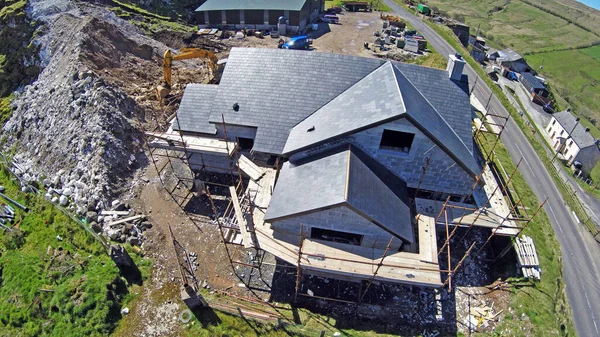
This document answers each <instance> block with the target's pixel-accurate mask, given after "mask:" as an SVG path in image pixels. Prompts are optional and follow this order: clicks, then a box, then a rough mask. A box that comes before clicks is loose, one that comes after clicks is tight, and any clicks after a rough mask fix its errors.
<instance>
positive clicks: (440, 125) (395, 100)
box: [284, 62, 479, 175]
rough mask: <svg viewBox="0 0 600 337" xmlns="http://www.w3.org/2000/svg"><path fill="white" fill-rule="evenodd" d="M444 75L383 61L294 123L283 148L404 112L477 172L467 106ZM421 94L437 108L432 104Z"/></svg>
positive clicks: (312, 142) (337, 134)
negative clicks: (300, 120)
mask: <svg viewBox="0 0 600 337" xmlns="http://www.w3.org/2000/svg"><path fill="white" fill-rule="evenodd" d="M447 76H448V75H447V74H446V72H442V71H438V70H435V69H431V68H423V67H419V68H416V67H414V66H408V67H406V64H402V63H391V62H388V63H386V64H385V65H383V66H381V67H380V68H378V69H377V70H375V71H373V72H372V73H371V74H369V75H367V76H366V77H365V78H363V79H362V80H361V81H359V82H358V83H357V84H355V85H354V86H352V87H351V88H349V89H348V90H346V91H345V92H344V93H342V94H341V95H339V96H338V97H336V98H335V99H333V100H332V101H331V102H329V103H328V104H326V105H325V106H323V107H322V108H321V109H319V110H317V111H316V112H315V113H314V114H312V115H311V116H309V117H308V118H306V119H305V120H304V121H302V122H300V123H299V124H298V125H297V126H295V127H294V128H293V129H292V131H291V132H290V136H289V138H288V141H287V143H286V145H285V148H284V153H288V154H289V153H291V152H295V151H299V150H302V149H305V148H308V147H310V146H312V145H315V144H318V143H321V142H325V141H327V140H331V139H333V138H336V137H340V136H343V135H346V134H350V133H352V132H356V131H357V130H361V129H365V128H367V127H369V126H372V125H376V124H380V123H383V122H385V121H389V120H391V119H397V118H401V117H406V118H408V119H409V120H411V121H412V122H413V123H414V124H415V125H416V126H417V127H418V128H419V129H421V131H422V132H423V133H425V134H427V135H429V136H430V137H431V138H432V140H433V141H434V142H436V144H437V145H438V146H439V147H440V148H442V149H444V150H445V151H446V152H447V153H448V155H450V156H451V157H453V158H454V159H455V160H456V161H457V162H458V163H459V164H461V166H462V167H464V168H465V169H467V171H469V172H470V173H472V174H473V175H477V174H478V172H479V166H478V164H477V162H476V161H475V159H474V157H473V154H472V151H473V143H472V136H471V128H470V125H471V123H470V111H471V106H470V103H469V101H468V97H466V94H465V93H464V92H462V91H461V90H460V88H458V87H457V86H456V85H454V84H452V83H451V82H450V81H449V80H448V79H447ZM409 78H410V79H412V81H411V80H409ZM417 85H419V86H420V90H419V89H417ZM426 94H429V95H428V97H429V98H430V99H431V100H432V101H434V102H435V103H437V106H439V107H441V108H442V109H443V110H438V109H436V108H435V107H434V106H433V102H431V101H430V100H428V99H427V98H426V97H425V96H424V95H426ZM441 111H444V114H443V116H444V117H442V113H441ZM450 122H452V123H453V124H454V128H453V127H452V126H451V125H450V124H449V123H450ZM313 127H314V128H313ZM308 130H312V131H310V132H309V131H308ZM457 132H460V134H461V136H462V137H461V136H459V134H458V133H457ZM465 142H466V143H465Z"/></svg>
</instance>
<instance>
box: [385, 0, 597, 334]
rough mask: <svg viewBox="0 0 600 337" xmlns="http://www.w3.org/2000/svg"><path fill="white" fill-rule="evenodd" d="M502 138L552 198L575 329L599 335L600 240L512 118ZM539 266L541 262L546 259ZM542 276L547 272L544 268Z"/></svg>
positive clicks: (439, 46) (430, 34)
mask: <svg viewBox="0 0 600 337" xmlns="http://www.w3.org/2000/svg"><path fill="white" fill-rule="evenodd" d="M385 2H386V3H387V5H388V6H390V8H392V10H393V11H394V12H396V14H397V15H399V16H401V17H402V18H404V19H406V20H407V21H408V22H410V24H411V25H413V26H414V27H415V28H416V29H417V30H418V31H419V32H420V33H421V34H422V35H423V36H424V37H425V38H426V39H427V41H428V43H429V44H430V45H431V46H432V47H433V48H434V49H435V50H436V51H438V52H439V53H440V54H442V55H444V56H446V57H448V55H450V54H454V53H455V52H456V51H455V50H454V49H453V48H452V46H450V44H448V43H447V42H446V41H445V40H444V39H443V38H442V37H440V36H439V35H438V34H437V33H435V31H433V30H432V29H431V28H430V27H429V26H427V25H426V24H425V23H423V22H421V20H420V19H419V18H418V17H416V16H414V15H412V13H409V12H407V11H406V10H404V8H402V7H400V6H399V5H398V4H396V3H395V2H393V1H391V0H385ZM464 73H465V74H467V75H468V76H469V82H470V86H471V88H473V86H475V88H474V90H473V91H472V92H473V94H474V95H475V97H477V99H478V100H479V101H480V102H481V103H482V104H486V103H487V102H488V100H489V99H490V96H491V100H490V101H489V105H488V112H490V113H492V114H494V115H500V116H508V111H506V109H505V108H504V106H503V105H502V104H501V103H500V101H499V100H498V98H497V97H495V96H493V95H492V94H491V90H490V88H489V87H487V85H486V84H485V82H484V81H483V80H481V79H478V80H476V79H477V77H478V75H477V74H476V73H475V71H474V70H473V69H472V68H471V67H470V66H469V65H468V64H467V65H466V66H465V71H464ZM501 138H502V142H503V143H504V145H505V146H506V148H507V150H508V153H509V154H510V155H511V157H512V159H513V160H514V161H515V162H517V161H518V160H519V159H520V158H521V157H523V162H524V164H525V165H523V164H521V166H520V167H519V171H520V172H521V174H522V175H523V177H524V179H525V181H526V182H527V183H528V184H529V186H530V187H531V189H532V190H533V192H534V193H535V195H536V196H537V198H538V200H539V201H540V202H541V201H543V200H544V199H546V197H547V198H548V202H547V203H546V205H545V206H544V209H545V211H546V213H547V214H548V217H549V218H550V221H551V223H552V227H553V228H554V231H555V232H556V237H557V239H558V241H559V243H560V246H561V251H562V257H563V267H564V270H563V273H564V279H565V282H566V290H567V297H568V299H569V303H570V304H571V308H572V310H573V320H574V323H575V329H576V330H577V334H578V335H579V336H581V337H587V336H600V284H599V282H598V278H599V277H600V268H599V266H600V262H597V261H596V260H595V258H597V257H600V245H598V243H597V242H596V241H595V240H594V238H593V237H592V236H591V235H590V234H589V233H588V232H587V230H586V229H585V228H584V227H583V226H582V225H581V224H578V223H577V222H576V220H575V218H574V217H573V214H572V212H571V211H570V209H569V208H568V207H567V206H566V205H565V203H564V202H563V200H562V198H561V196H560V193H559V191H558V189H557V188H556V186H555V185H554V181H553V180H552V178H551V176H550V174H549V173H548V171H547V170H546V168H545V167H544V165H543V164H542V162H541V160H540V159H539V157H538V155H537V153H536V152H535V150H534V149H533V148H532V147H531V145H530V144H529V142H528V141H527V139H526V138H525V136H524V135H523V133H522V132H521V130H520V129H519V127H518V126H517V125H516V124H515V122H514V121H513V120H512V119H510V120H509V122H508V124H507V125H506V128H505V130H504V131H503V132H502V137H501ZM541 267H542V268H543V265H542V266H541ZM542 277H544V273H543V269H542Z"/></svg>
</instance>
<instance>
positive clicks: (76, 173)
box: [0, 0, 204, 216]
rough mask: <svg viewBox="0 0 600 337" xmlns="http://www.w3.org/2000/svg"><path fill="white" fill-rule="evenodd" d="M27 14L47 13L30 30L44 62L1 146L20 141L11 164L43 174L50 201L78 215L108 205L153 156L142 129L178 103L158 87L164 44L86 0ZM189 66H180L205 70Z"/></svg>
mask: <svg viewBox="0 0 600 337" xmlns="http://www.w3.org/2000/svg"><path fill="white" fill-rule="evenodd" d="M27 14H28V15H30V16H31V17H32V19H34V20H37V21H39V22H42V23H43V25H42V26H43V29H41V30H40V31H39V32H38V34H36V38H35V40H34V43H35V44H37V45H39V46H40V53H39V59H40V60H41V61H40V62H41V66H42V67H43V71H42V72H41V73H40V75H39V77H38V79H37V80H36V81H35V82H33V83H32V84H31V85H28V86H26V87H24V88H23V89H22V90H20V91H19V92H17V93H16V95H15V99H14V102H13V108H14V112H13V114H12V117H11V118H10V119H9V120H8V121H7V122H6V124H5V125H4V126H3V127H2V134H3V136H4V137H3V140H2V142H1V143H0V147H1V148H2V149H3V150H5V151H6V152H13V151H15V150H16V154H15V156H14V159H15V161H16V162H17V163H19V166H20V167H19V168H17V169H16V170H15V172H16V173H17V174H18V175H19V176H20V177H21V178H22V179H23V180H24V181H25V183H27V184H31V185H33V186H35V187H40V186H39V185H38V182H43V185H44V187H46V188H47V189H48V194H47V195H46V196H47V197H48V198H49V199H50V200H53V202H55V203H57V204H60V205H62V206H63V207H67V208H69V209H70V210H71V211H72V212H75V213H77V214H78V215H80V216H83V215H85V213H86V212H88V211H94V212H98V211H99V210H102V209H107V208H108V207H109V206H110V205H109V204H108V202H109V200H111V199H113V198H115V197H119V196H120V195H122V194H123V193H124V192H127V191H129V190H130V188H129V187H130V184H131V181H132V180H133V178H134V177H135V175H136V174H137V173H138V172H139V168H141V167H145V166H146V165H147V163H148V158H147V157H146V156H145V154H144V152H143V149H142V145H143V133H142V129H144V128H146V129H148V128H153V127H154V126H156V125H157V124H162V123H161V122H160V121H162V120H164V119H166V118H167V117H168V115H169V114H170V113H172V112H173V111H174V109H176V106H177V105H176V104H172V106H170V107H165V108H163V107H160V105H159V104H157V102H156V99H155V96H154V90H153V88H154V87H155V86H156V84H158V83H160V80H161V78H162V67H161V66H160V65H161V57H162V54H163V53H164V51H165V50H166V48H167V47H166V46H165V45H163V44H162V43H160V42H157V41H155V40H153V39H151V38H149V37H147V36H144V35H143V34H142V33H141V32H140V31H139V29H138V28H136V27H135V26H133V25H131V24H129V23H128V22H126V21H124V20H122V19H120V18H118V17H117V16H116V15H115V14H114V13H112V12H110V11H109V10H108V9H107V8H104V7H102V6H96V5H93V4H90V3H85V2H80V3H74V2H71V1H67V0H50V1H39V0H32V1H30V5H29V6H28V13H27ZM188 68H189V69H187V68H184V67H182V68H181V69H180V70H183V69H185V70H186V72H180V73H182V74H183V75H185V74H187V73H188V72H192V70H193V69H192V68H194V69H195V72H196V73H201V75H202V74H203V73H204V71H199V70H202V69H204V68H203V67H202V66H201V64H200V65H199V64H198V63H194V64H191V66H189V67H188ZM180 75H181V74H180ZM202 76H204V75H202ZM181 77H182V76H179V77H177V80H180V82H181V83H178V84H181V85H176V86H174V87H176V88H175V89H174V91H173V92H174V93H177V92H179V91H183V89H182V87H183V83H184V81H181ZM186 79H187V77H186ZM189 80H190V81H192V80H193V81H197V79H196V78H193V79H192V78H190V79H189ZM178 90H179V91H178Z"/></svg>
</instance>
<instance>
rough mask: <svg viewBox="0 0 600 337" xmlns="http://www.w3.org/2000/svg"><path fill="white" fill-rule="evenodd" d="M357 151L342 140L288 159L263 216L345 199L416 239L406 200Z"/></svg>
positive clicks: (302, 210) (367, 215) (380, 223)
mask: <svg viewBox="0 0 600 337" xmlns="http://www.w3.org/2000/svg"><path fill="white" fill-rule="evenodd" d="M355 151H359V150H358V149H356V148H354V147H348V146H343V147H338V148H336V149H334V150H332V151H327V152H325V153H321V154H319V155H316V156H315V157H314V158H310V160H305V161H300V162H298V163H296V164H291V163H290V162H286V163H285V164H284V165H283V167H282V169H281V171H280V175H279V179H278V180H277V185H276V186H275V191H274V192H273V197H272V198H271V204H270V205H269V208H268V209H267V213H266V215H265V220H267V221H276V220H278V219H284V218H288V217H293V216H296V215H301V214H306V213H311V212H315V211H318V210H322V209H326V208H329V207H333V206H339V205H345V206H347V207H349V208H350V209H352V210H353V211H355V212H356V213H358V214H360V215H361V216H363V217H365V218H366V219H368V220H369V221H371V222H374V223H375V224H376V225H378V226H379V227H381V228H383V229H384V230H387V231H388V232H390V233H392V234H394V235H397V236H400V237H402V238H403V239H405V240H407V241H409V242H413V241H414V234H413V231H412V224H411V214H410V209H409V207H408V206H407V204H406V201H404V200H402V198H400V197H398V195H397V194H396V193H394V192H393V191H392V190H390V189H389V188H388V187H387V186H386V184H385V183H384V182H383V181H382V180H381V179H380V178H379V177H378V176H377V175H376V174H375V173H374V172H373V171H371V169H369V167H368V166H367V165H366V164H365V163H364V162H363V161H362V160H361V159H359V156H361V157H363V158H364V153H360V154H359V155H357V154H356V153H355ZM404 185H405V184H404ZM302 191H311V192H313V193H302ZM404 193H406V189H404ZM404 199H405V200H406V198H404Z"/></svg>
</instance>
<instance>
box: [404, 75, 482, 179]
mask: <svg viewBox="0 0 600 337" xmlns="http://www.w3.org/2000/svg"><path fill="white" fill-rule="evenodd" d="M394 70H395V73H396V78H397V80H398V86H399V87H400V88H402V89H401V90H402V97H403V101H404V106H405V107H406V112H407V115H408V118H409V119H410V120H411V121H412V122H413V124H415V125H416V126H417V127H418V128H419V129H420V130H421V131H422V132H423V133H425V134H427V135H428V136H429V137H430V138H431V139H432V140H433V141H434V143H436V145H438V146H439V147H440V148H441V149H443V150H444V151H445V152H446V153H447V154H448V155H449V156H450V157H451V158H453V159H454V160H455V161H456V163H457V164H459V165H461V167H463V168H464V169H465V170H466V171H467V172H469V173H470V174H471V175H473V176H476V175H477V174H478V173H479V171H480V169H479V165H478V164H477V161H476V160H475V158H474V156H473V153H472V151H473V142H472V135H471V130H470V125H471V123H470V121H469V122H468V123H467V125H468V126H469V131H468V133H467V134H468V136H469V138H468V139H469V143H467V144H465V143H464V142H463V141H462V140H461V138H460V137H459V136H458V134H457V133H456V132H455V130H453V128H452V127H451V126H450V124H449V123H448V122H447V121H446V120H445V119H444V118H443V117H442V115H441V114H440V113H439V110H436V108H435V107H434V106H432V104H431V103H430V102H429V101H428V100H427V99H426V98H425V97H424V96H422V95H421V94H420V91H419V90H418V89H417V88H416V87H415V86H414V85H413V83H412V82H411V81H409V80H408V78H406V77H405V76H402V74H401V73H400V71H399V69H398V68H395V69H394ZM448 103H449V104H450V105H452V104H453V102H452V99H450V101H449V102H448ZM470 111H471V108H470V106H469V109H468V110H467V112H466V113H468V114H469V115H470ZM464 113H465V112H463V114H464Z"/></svg>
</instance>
